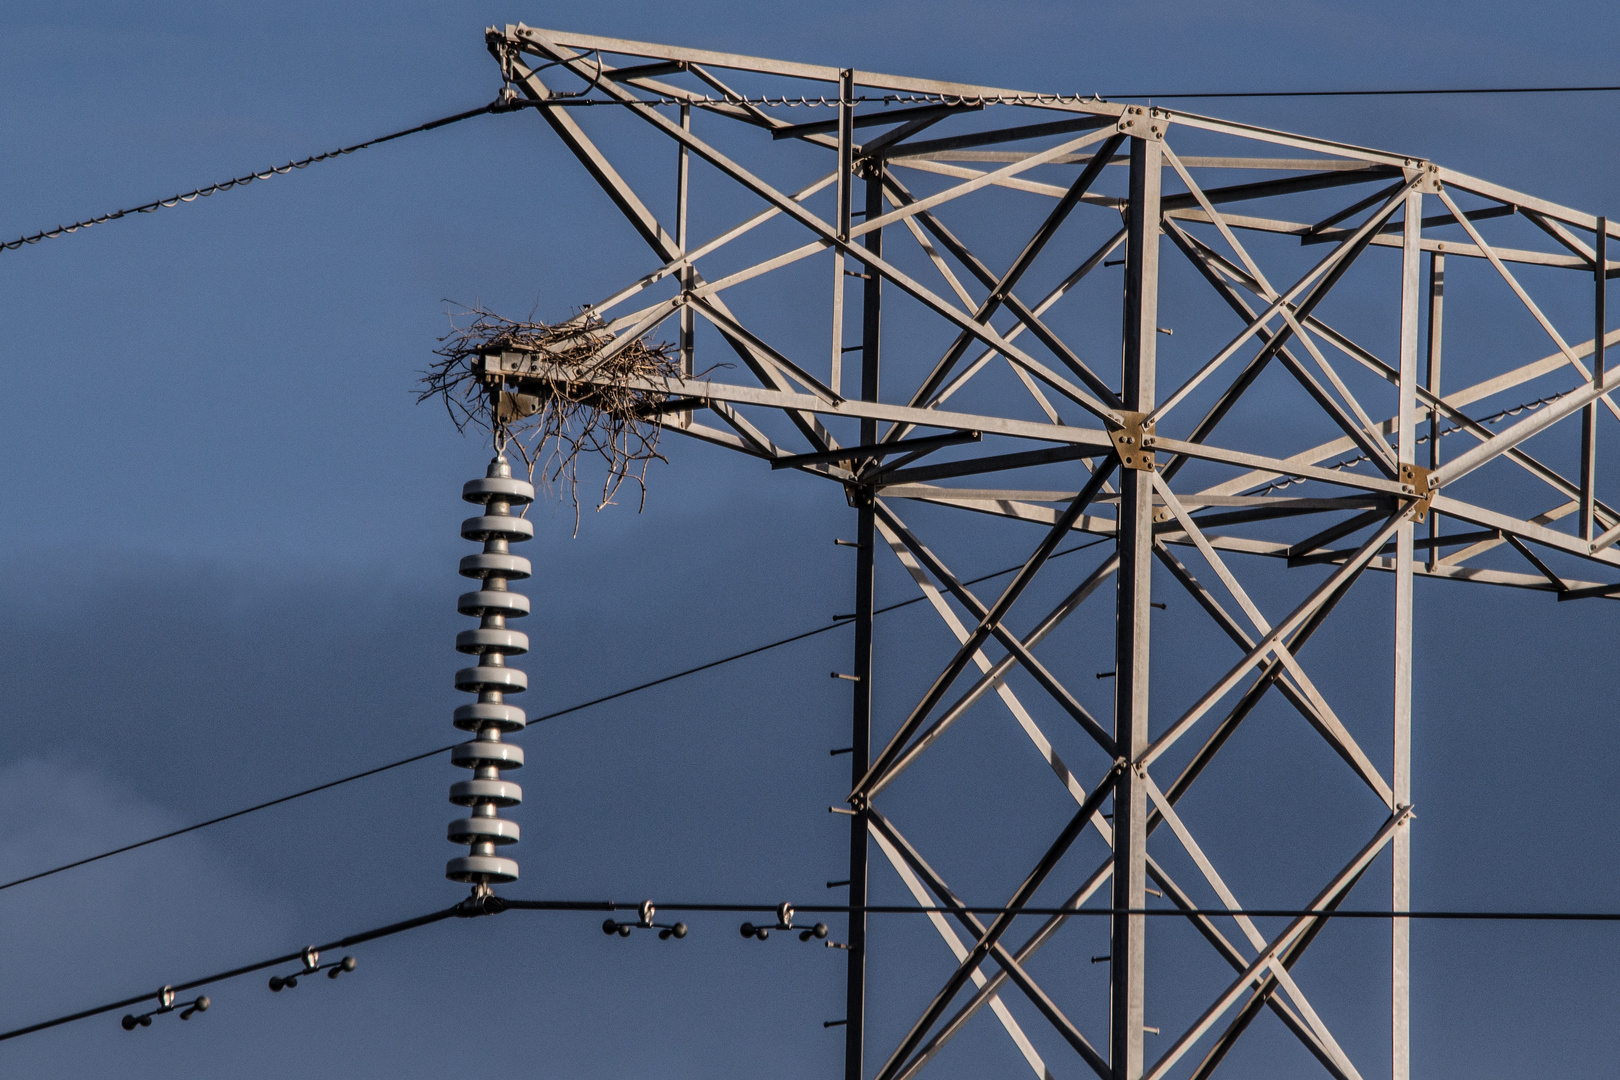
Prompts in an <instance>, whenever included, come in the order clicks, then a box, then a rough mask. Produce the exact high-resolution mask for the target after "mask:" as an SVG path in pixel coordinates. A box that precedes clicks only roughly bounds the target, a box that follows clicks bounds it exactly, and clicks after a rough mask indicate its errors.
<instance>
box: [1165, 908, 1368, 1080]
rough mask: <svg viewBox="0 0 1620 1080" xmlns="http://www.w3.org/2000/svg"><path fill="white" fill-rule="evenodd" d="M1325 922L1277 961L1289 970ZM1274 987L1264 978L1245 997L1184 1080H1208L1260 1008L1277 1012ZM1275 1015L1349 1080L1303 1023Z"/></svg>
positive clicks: (1337, 1078) (1325, 1065) (1269, 978)
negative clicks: (1267, 1008) (1280, 960)
mask: <svg viewBox="0 0 1620 1080" xmlns="http://www.w3.org/2000/svg"><path fill="white" fill-rule="evenodd" d="M1359 880H1360V878H1359V877H1358V878H1356V879H1354V880H1352V881H1351V882H1350V885H1349V887H1348V888H1346V889H1345V890H1344V892H1343V893H1341V894H1340V896H1339V897H1336V898H1335V899H1334V900H1333V901H1331V902H1330V903H1329V904H1327V905H1326V907H1325V908H1324V910H1325V911H1327V912H1329V913H1332V912H1334V911H1336V910H1338V907H1339V904H1340V902H1341V901H1342V899H1343V897H1344V896H1346V895H1348V894H1349V893H1350V891H1351V890H1352V889H1354V888H1355V887H1356V883H1357V881H1359ZM1168 891H1169V890H1166V892H1168ZM1327 922H1328V920H1326V919H1318V920H1316V921H1315V922H1313V923H1312V924H1311V926H1310V928H1309V929H1307V930H1306V931H1305V932H1304V933H1303V934H1301V935H1299V937H1298V938H1296V939H1295V940H1294V942H1293V944H1291V945H1289V946H1288V948H1286V949H1284V950H1283V952H1282V956H1281V959H1282V963H1283V966H1284V967H1287V968H1292V967H1293V966H1294V964H1296V963H1298V962H1299V959H1300V957H1301V956H1303V955H1304V953H1305V950H1306V949H1308V948H1310V946H1311V943H1312V942H1313V941H1315V940H1316V937H1317V935H1318V934H1320V933H1321V931H1322V929H1323V928H1324V927H1326V926H1327ZM1277 985H1278V984H1277V979H1276V977H1275V976H1272V975H1267V976H1266V978H1265V980H1264V981H1263V982H1261V984H1260V985H1259V986H1258V987H1257V988H1256V989H1255V991H1254V992H1253V993H1252V994H1250V995H1249V1000H1248V1001H1246V1002H1244V1003H1243V1006H1242V1007H1241V1008H1240V1009H1239V1010H1238V1013H1237V1015H1236V1016H1234V1017H1233V1018H1232V1021H1231V1023H1230V1024H1228V1025H1227V1027H1226V1030H1225V1031H1223V1032H1221V1034H1220V1036H1219V1037H1217V1038H1216V1040H1215V1045H1214V1046H1212V1047H1210V1049H1209V1053H1207V1054H1205V1055H1204V1059H1203V1060H1202V1061H1200V1062H1199V1063H1198V1068H1196V1069H1194V1070H1193V1072H1192V1075H1191V1076H1190V1077H1189V1078H1188V1080H1209V1077H1210V1076H1212V1075H1213V1074H1214V1072H1215V1069H1216V1068H1217V1067H1218V1066H1219V1065H1220V1063H1221V1062H1222V1060H1224V1059H1225V1057H1226V1055H1227V1054H1228V1053H1230V1052H1231V1049H1232V1047H1233V1045H1234V1044H1236V1042H1237V1040H1238V1039H1239V1038H1241V1037H1242V1035H1243V1033H1244V1032H1245V1031H1247V1030H1248V1028H1249V1025H1250V1024H1252V1023H1253V1022H1254V1018H1255V1017H1256V1016H1259V1015H1260V1009H1261V1008H1262V1007H1266V1006H1269V1007H1270V1008H1271V1009H1272V1010H1273V1011H1278V1010H1279V1006H1280V1003H1279V1002H1278V1001H1277V1000H1276V994H1275V990H1276V989H1277ZM1278 1015H1280V1016H1282V1017H1283V1022H1284V1023H1285V1024H1288V1026H1289V1028H1290V1030H1292V1031H1293V1032H1294V1034H1296V1035H1298V1036H1300V1038H1302V1039H1306V1040H1307V1041H1306V1045H1307V1046H1308V1047H1310V1048H1311V1050H1312V1052H1313V1053H1315V1054H1316V1059H1317V1060H1318V1061H1320V1062H1321V1063H1322V1066H1323V1068H1325V1069H1327V1070H1328V1072H1329V1073H1331V1074H1332V1075H1333V1076H1334V1078H1335V1080H1349V1078H1348V1077H1346V1076H1344V1075H1343V1074H1342V1073H1340V1072H1339V1070H1338V1068H1337V1066H1336V1065H1335V1064H1334V1062H1333V1059H1332V1058H1330V1057H1329V1056H1328V1055H1327V1054H1326V1052H1325V1051H1324V1050H1318V1049H1317V1047H1316V1045H1315V1044H1314V1042H1312V1041H1311V1040H1310V1039H1309V1038H1308V1036H1309V1034H1310V1033H1309V1031H1308V1030H1307V1029H1306V1028H1305V1026H1304V1024H1303V1023H1301V1022H1299V1021H1297V1020H1293V1021H1291V1020H1290V1016H1289V1014H1285V1013H1282V1012H1280V1011H1279V1012H1278Z"/></svg>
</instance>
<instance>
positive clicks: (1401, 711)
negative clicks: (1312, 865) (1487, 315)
mask: <svg viewBox="0 0 1620 1080" xmlns="http://www.w3.org/2000/svg"><path fill="white" fill-rule="evenodd" d="M1440 194H1441V198H1442V200H1443V201H1444V202H1445V204H1446V206H1447V207H1448V208H1450V210H1451V211H1452V213H1453V214H1455V215H1456V216H1457V218H1458V220H1459V221H1460V222H1461V223H1462V226H1463V228H1465V229H1468V230H1470V232H1473V230H1474V226H1473V223H1472V222H1470V221H1469V220H1468V219H1467V217H1465V216H1464V215H1463V214H1462V213H1461V212H1460V211H1458V210H1457V207H1456V205H1455V204H1454V203H1452V202H1451V200H1450V199H1448V198H1446V197H1445V193H1444V191H1441V192H1440ZM1403 216H1404V225H1405V228H1404V229H1403V231H1402V239H1403V247H1402V249H1401V323H1400V329H1401V336H1400V350H1401V351H1400V383H1399V390H1398V392H1397V397H1396V402H1395V415H1396V417H1397V418H1398V421H1399V427H1398V429H1397V432H1396V445H1397V447H1398V451H1399V454H1400V460H1401V461H1402V462H1409V463H1415V462H1416V460H1417V427H1418V424H1419V423H1420V422H1421V414H1419V413H1418V411H1417V384H1418V337H1419V326H1418V323H1419V314H1420V307H1421V304H1422V288H1423V282H1422V273H1421V269H1422V262H1423V251H1422V244H1421V241H1422V239H1423V193H1422V191H1421V190H1418V189H1414V190H1412V191H1410V192H1408V193H1407V196H1406V211H1405V214H1404V215H1403ZM1414 533H1415V526H1414V523H1413V522H1412V521H1411V520H1410V518H1408V519H1405V520H1403V521H1402V522H1401V524H1400V526H1399V528H1397V529H1396V531H1395V620H1394V623H1395V624H1394V627H1393V631H1394V633H1393V634H1392V637H1393V638H1394V641H1393V645H1394V648H1393V650H1392V653H1393V656H1392V658H1391V660H1392V664H1391V666H1392V667H1393V669H1394V670H1393V672H1392V674H1393V676H1394V677H1393V679H1392V680H1391V682H1392V686H1391V691H1392V692H1391V695H1390V696H1391V698H1392V699H1393V701H1392V705H1393V708H1392V710H1391V725H1390V726H1391V728H1392V732H1391V734H1392V736H1393V738H1392V740H1391V742H1392V744H1393V746H1392V750H1393V753H1392V754H1391V758H1392V760H1391V763H1390V776H1391V779H1392V780H1393V781H1394V783H1393V785H1392V786H1393V789H1394V791H1393V794H1394V798H1393V800H1392V801H1393V803H1394V806H1395V808H1396V812H1397V814H1398V813H1399V810H1400V809H1401V808H1405V807H1410V806H1411V805H1412V661H1413V623H1412V606H1413V605H1412V600H1413V596H1412V585H1413V573H1412V572H1413V569H1414V559H1415V552H1414V550H1413V544H1412V541H1413V537H1414ZM1409 823H1410V819H1409V818H1405V819H1403V820H1400V821H1398V822H1396V826H1395V835H1394V837H1393V838H1392V840H1391V842H1390V900H1391V905H1390V909H1391V910H1392V911H1406V910H1408V909H1409V908H1410V907H1411V906H1412V904H1411V900H1412V836H1411V829H1410V828H1409V827H1408V826H1409ZM1411 965H1412V946H1411V923H1410V922H1408V921H1406V920H1402V919H1398V920H1394V921H1392V922H1391V924H1390V1076H1391V1078H1392V1080H1410V1077H1411V1074H1412V1025H1411V1015H1412V990H1411Z"/></svg>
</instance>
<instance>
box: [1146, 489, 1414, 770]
mask: <svg viewBox="0 0 1620 1080" xmlns="http://www.w3.org/2000/svg"><path fill="white" fill-rule="evenodd" d="M1406 509H1407V508H1406V507H1402V508H1401V509H1400V510H1399V511H1397V512H1396V513H1395V514H1393V515H1392V516H1391V517H1389V518H1388V519H1386V520H1385V522H1384V524H1383V526H1382V527H1381V528H1379V529H1378V530H1377V531H1376V532H1374V533H1373V535H1372V537H1371V538H1369V539H1368V540H1367V541H1366V542H1365V543H1363V544H1362V545H1361V547H1360V548H1359V549H1357V551H1356V553H1355V554H1354V555H1353V556H1351V557H1350V558H1349V559H1348V560H1346V561H1345V563H1344V564H1343V565H1341V566H1339V567H1338V569H1336V570H1335V571H1334V572H1333V573H1332V574H1331V575H1329V576H1328V578H1327V579H1326V580H1325V581H1323V582H1322V583H1321V584H1320V585H1318V586H1317V587H1316V588H1315V589H1313V590H1312V591H1311V593H1310V595H1309V596H1307V597H1306V598H1305V600H1304V601H1302V602H1301V603H1300V604H1299V606H1298V607H1296V608H1294V610H1293V611H1292V612H1291V613H1290V614H1289V615H1288V616H1287V617H1286V618H1285V619H1283V621H1282V622H1280V623H1278V624H1277V625H1276V626H1275V627H1274V628H1272V630H1271V631H1270V632H1269V633H1267V634H1265V635H1264V636H1262V637H1261V639H1260V641H1259V642H1258V643H1256V645H1255V647H1254V648H1253V649H1251V650H1249V652H1248V654H1247V655H1245V656H1244V658H1243V659H1242V660H1240V661H1238V663H1237V664H1236V665H1234V666H1233V668H1232V669H1231V670H1230V671H1229V672H1227V674H1226V675H1224V676H1223V677H1222V678H1221V679H1220V681H1219V682H1217V683H1216V684H1215V685H1214V686H1212V687H1211V688H1210V689H1209V690H1208V691H1206V692H1205V693H1204V695H1203V696H1202V697H1200V698H1199V699H1198V701H1197V702H1196V703H1195V704H1194V705H1193V706H1192V708H1190V709H1188V710H1187V712H1185V713H1183V714H1182V716H1181V717H1180V719H1178V720H1176V721H1175V723H1173V724H1171V725H1170V727H1169V729H1167V730H1166V731H1165V732H1164V734H1162V735H1160V736H1159V737H1158V738H1157V739H1155V740H1154V741H1153V743H1152V745H1151V746H1149V747H1148V750H1147V752H1146V754H1145V755H1144V756H1143V757H1142V758H1141V764H1143V765H1144V766H1146V765H1152V764H1153V762H1154V761H1156V760H1158V758H1159V757H1160V756H1162V755H1163V754H1164V752H1165V751H1166V750H1168V749H1169V748H1170V747H1171V746H1173V745H1174V744H1175V743H1176V741H1177V740H1179V739H1180V738H1181V736H1182V735H1184V734H1186V732H1187V730H1188V729H1189V728H1191V727H1192V725H1193V724H1195V723H1197V722H1198V721H1199V720H1200V719H1202V718H1203V716H1204V714H1205V713H1207V712H1209V710H1210V709H1211V708H1213V707H1214V705H1215V704H1216V702H1218V701H1220V699H1221V698H1224V697H1225V696H1226V695H1227V694H1228V693H1229V692H1230V691H1231V690H1232V688H1233V687H1235V686H1236V685H1237V684H1238V682H1239V681H1240V680H1241V679H1242V678H1243V676H1244V675H1245V674H1247V673H1248V671H1249V670H1250V669H1251V668H1253V667H1254V666H1255V665H1256V664H1258V663H1260V662H1261V661H1263V660H1264V659H1265V657H1266V656H1267V655H1269V654H1271V653H1272V652H1273V646H1274V645H1276V644H1278V643H1280V642H1282V640H1283V639H1284V638H1285V637H1286V636H1287V635H1289V634H1291V633H1293V632H1294V631H1295V630H1297V629H1298V628H1299V627H1300V625H1301V624H1302V623H1303V622H1304V621H1305V620H1306V619H1307V618H1309V617H1310V615H1311V613H1312V612H1313V611H1315V610H1316V609H1317V608H1318V607H1320V606H1321V605H1322V604H1324V603H1326V602H1327V601H1328V600H1329V599H1330V598H1331V597H1332V596H1333V595H1334V594H1335V593H1336V592H1338V590H1339V589H1340V588H1342V587H1343V586H1345V585H1347V584H1348V583H1349V582H1350V581H1351V580H1352V579H1353V578H1354V577H1355V575H1356V573H1357V572H1358V571H1359V570H1360V569H1361V568H1362V567H1363V566H1364V565H1366V563H1367V562H1368V561H1369V560H1371V559H1372V557H1373V556H1374V555H1375V554H1376V553H1377V552H1378V550H1379V548H1381V547H1383V546H1384V541H1385V540H1388V539H1389V538H1390V536H1392V535H1393V534H1394V532H1395V530H1396V528H1398V527H1399V525H1400V523H1401V522H1402V521H1403V520H1404V519H1405V516H1406Z"/></svg>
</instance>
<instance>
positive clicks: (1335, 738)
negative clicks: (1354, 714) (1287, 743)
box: [1154, 541, 1394, 809]
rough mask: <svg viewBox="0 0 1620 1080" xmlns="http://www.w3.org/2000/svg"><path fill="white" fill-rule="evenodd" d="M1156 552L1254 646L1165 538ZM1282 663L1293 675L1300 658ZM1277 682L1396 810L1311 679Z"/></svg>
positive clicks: (1238, 637) (1222, 622)
mask: <svg viewBox="0 0 1620 1080" xmlns="http://www.w3.org/2000/svg"><path fill="white" fill-rule="evenodd" d="M1154 554H1155V555H1157V556H1158V558H1159V561H1160V562H1162V563H1164V565H1165V566H1166V568H1168V569H1169V570H1170V573H1171V575H1172V576H1173V577H1175V578H1176V580H1177V581H1179V582H1180V583H1181V585H1182V587H1183V588H1184V589H1186V590H1187V592H1188V593H1189V594H1190V595H1191V596H1192V598H1193V599H1194V600H1195V601H1197V603H1198V605H1199V606H1200V607H1202V608H1203V609H1204V610H1205V612H1207V613H1208V614H1209V616H1210V618H1212V619H1214V620H1215V623H1216V625H1218V626H1219V627H1220V628H1221V629H1222V630H1223V631H1225V632H1226V635H1227V636H1228V637H1230V638H1231V639H1232V640H1233V641H1234V642H1235V643H1236V644H1237V646H1238V647H1239V648H1241V649H1243V650H1245V651H1247V650H1249V649H1252V648H1254V639H1253V638H1252V637H1250V636H1249V635H1248V634H1247V633H1245V632H1244V630H1243V628H1242V627H1240V626H1238V625H1237V621H1236V620H1235V619H1234V618H1233V617H1232V616H1231V615H1230V614H1228V613H1227V611H1226V609H1225V608H1223V607H1221V605H1220V602H1219V601H1217V600H1216V599H1215V597H1214V596H1212V595H1210V593H1209V590H1208V589H1206V588H1205V587H1204V586H1203V584H1202V583H1201V582H1200V581H1199V580H1198V579H1197V578H1196V577H1194V576H1193V574H1192V572H1191V571H1189V570H1188V569H1187V567H1186V566H1185V565H1184V564H1183V563H1182V562H1181V560H1179V559H1177V558H1176V557H1175V555H1173V554H1172V553H1171V552H1170V549H1169V548H1168V547H1166V546H1165V545H1164V543H1163V542H1162V541H1155V543H1154ZM1265 629H1269V627H1263V626H1262V627H1261V632H1262V633H1263V632H1264V630H1265ZM1279 655H1281V654H1279ZM1281 663H1282V666H1283V669H1284V671H1285V672H1287V673H1288V674H1292V673H1293V672H1294V671H1296V670H1297V669H1298V668H1299V664H1298V661H1297V659H1295V658H1294V656H1293V654H1292V650H1288V653H1287V659H1285V660H1282V661H1281ZM1277 685H1278V686H1279V687H1280V688H1281V691H1282V694H1283V696H1284V697H1285V698H1287V699H1288V702H1289V704H1291V705H1292V706H1293V707H1294V708H1295V709H1296V710H1297V711H1298V712H1299V714H1300V715H1301V716H1303V717H1304V718H1305V720H1306V721H1307V722H1308V723H1309V724H1310V725H1311V726H1312V727H1313V728H1315V729H1316V731H1317V733H1318V734H1320V735H1321V736H1322V738H1323V740H1324V741H1326V742H1327V744H1328V746H1329V747H1331V748H1332V750H1333V752H1334V753H1336V754H1338V755H1339V757H1341V758H1342V759H1344V762H1345V764H1347V765H1349V766H1350V768H1351V769H1352V770H1353V771H1354V772H1355V773H1356V775H1357V776H1358V777H1360V778H1361V781H1362V782H1363V783H1365V784H1366V785H1367V787H1368V788H1369V789H1370V790H1371V791H1372V793H1373V794H1374V795H1377V796H1378V798H1379V800H1380V801H1381V802H1383V803H1384V805H1385V806H1386V807H1388V808H1390V809H1393V808H1394V805H1393V804H1394V800H1393V798H1392V797H1391V795H1390V787H1389V784H1388V783H1387V782H1385V780H1384V778H1383V777H1382V776H1381V775H1380V774H1379V772H1378V767H1377V766H1376V765H1374V764H1373V763H1372V761H1371V760H1370V759H1369V758H1368V757H1367V754H1366V752H1365V751H1364V750H1362V749H1361V747H1360V745H1359V744H1357V743H1356V741H1355V739H1354V737H1352V736H1351V735H1350V733H1349V731H1348V730H1347V729H1346V728H1345V726H1344V723H1343V721H1341V720H1340V719H1339V718H1338V717H1337V716H1335V715H1334V713H1333V710H1332V709H1331V708H1329V707H1328V706H1327V704H1326V702H1325V700H1323V698H1322V694H1321V692H1320V691H1319V690H1317V689H1316V688H1315V687H1314V686H1312V685H1311V684H1310V682H1309V680H1302V681H1301V684H1300V685H1295V683H1294V682H1293V681H1291V680H1290V679H1289V678H1288V677H1287V676H1286V675H1284V676H1282V677H1280V678H1279V679H1278V680H1277ZM1302 687H1303V689H1302Z"/></svg>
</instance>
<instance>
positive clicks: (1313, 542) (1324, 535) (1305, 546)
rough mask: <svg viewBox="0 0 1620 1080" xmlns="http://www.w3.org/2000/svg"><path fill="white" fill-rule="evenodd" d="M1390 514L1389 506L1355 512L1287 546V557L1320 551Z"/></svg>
mask: <svg viewBox="0 0 1620 1080" xmlns="http://www.w3.org/2000/svg"><path fill="white" fill-rule="evenodd" d="M1389 514H1390V508H1389V507H1382V506H1380V507H1374V508H1373V509H1371V510H1368V511H1365V512H1364V513H1360V514H1356V515H1354V516H1353V517H1349V518H1346V519H1345V520H1343V521H1340V522H1337V523H1336V524H1334V525H1330V526H1329V527H1328V528H1326V529H1323V530H1322V531H1321V532H1318V533H1312V534H1311V535H1310V536H1307V537H1306V538H1305V539H1303V540H1300V541H1299V542H1297V543H1295V544H1293V545H1291V546H1290V547H1289V548H1288V558H1289V559H1291V560H1292V559H1297V558H1300V557H1301V556H1304V555H1309V554H1311V553H1312V552H1315V551H1320V550H1322V549H1323V548H1324V547H1326V546H1327V545H1328V544H1331V543H1333V541H1335V540H1338V539H1341V538H1342V537H1346V536H1349V535H1350V534H1351V533H1353V532H1360V531H1361V530H1362V529H1365V528H1366V527H1367V526H1369V525H1372V524H1375V523H1377V522H1380V521H1383V520H1384V519H1385V518H1386V517H1388V516H1389Z"/></svg>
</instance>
